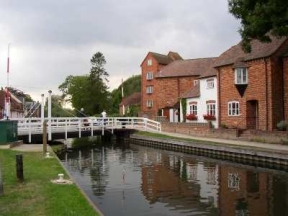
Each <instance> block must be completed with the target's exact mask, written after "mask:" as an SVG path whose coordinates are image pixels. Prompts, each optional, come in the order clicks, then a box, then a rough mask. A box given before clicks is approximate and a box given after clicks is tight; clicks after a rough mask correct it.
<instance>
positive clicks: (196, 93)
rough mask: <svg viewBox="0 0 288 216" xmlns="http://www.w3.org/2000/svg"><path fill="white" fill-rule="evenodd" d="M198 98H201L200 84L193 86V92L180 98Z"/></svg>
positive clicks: (190, 91)
mask: <svg viewBox="0 0 288 216" xmlns="http://www.w3.org/2000/svg"><path fill="white" fill-rule="evenodd" d="M196 97H200V85H199V84H197V85H195V86H193V88H192V89H191V90H189V91H188V92H185V93H184V94H182V95H181V96H180V98H196Z"/></svg>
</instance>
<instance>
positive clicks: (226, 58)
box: [214, 36, 287, 67]
mask: <svg viewBox="0 0 288 216" xmlns="http://www.w3.org/2000/svg"><path fill="white" fill-rule="evenodd" d="M271 39H272V41H271V42H270V43H263V42H260V41H258V40H253V41H251V48H252V49H251V52H250V53H244V51H243V50H242V47H241V42H240V43H238V44H237V45H235V46H232V47H231V48H230V49H228V50H226V51H225V52H224V53H222V54H221V55H220V56H219V57H218V58H217V59H216V61H215V63H214V67H220V66H224V65H230V64H234V63H235V62H237V61H239V59H242V60H243V61H249V60H253V59H259V58H264V57H268V56H271V55H272V54H273V53H275V52H276V51H277V49H278V48H279V47H280V46H281V45H282V44H283V43H284V42H285V41H286V40H287V37H281V38H276V37H273V36H271Z"/></svg>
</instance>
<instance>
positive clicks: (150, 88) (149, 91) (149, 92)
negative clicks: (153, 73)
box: [146, 86, 153, 94]
mask: <svg viewBox="0 0 288 216" xmlns="http://www.w3.org/2000/svg"><path fill="white" fill-rule="evenodd" d="M146 93H147V94H152V93H153V86H147V87H146Z"/></svg>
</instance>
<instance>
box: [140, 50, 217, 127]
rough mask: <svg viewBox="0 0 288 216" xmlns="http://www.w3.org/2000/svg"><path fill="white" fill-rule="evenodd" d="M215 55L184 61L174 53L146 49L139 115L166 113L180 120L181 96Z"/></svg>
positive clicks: (168, 116)
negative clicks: (164, 53)
mask: <svg viewBox="0 0 288 216" xmlns="http://www.w3.org/2000/svg"><path fill="white" fill-rule="evenodd" d="M214 60H215V58H200V59H189V60H183V59H182V58H181V56H180V55H179V54H177V53H175V52H169V53H168V55H167V56H166V55H161V54H157V53H152V52H149V53H148V54H147V56H146V57H145V59H144V61H143V62H142V64H141V69H142V78H141V84H142V87H141V100H142V101H141V112H140V116H145V117H149V118H152V119H153V118H155V117H156V116H165V118H166V119H167V120H169V121H170V122H178V121H179V120H180V115H179V114H180V104H179V99H180V96H181V95H182V94H183V93H185V92H187V91H189V90H190V89H191V88H192V87H193V86H194V84H195V82H194V81H195V80H197V79H198V77H199V76H201V75H202V74H204V73H206V72H207V68H208V67H211V64H212V63H213V61H214Z"/></svg>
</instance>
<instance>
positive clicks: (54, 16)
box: [0, 0, 240, 100]
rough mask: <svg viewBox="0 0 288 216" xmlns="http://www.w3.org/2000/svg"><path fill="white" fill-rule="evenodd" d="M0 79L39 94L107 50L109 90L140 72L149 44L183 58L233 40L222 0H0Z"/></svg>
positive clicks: (214, 51) (207, 53) (209, 53)
mask: <svg viewBox="0 0 288 216" xmlns="http://www.w3.org/2000/svg"><path fill="white" fill-rule="evenodd" d="M0 14H1V19H0V29H1V34H0V86H3V87H4V86H6V85H7V73H6V62H7V56H8V44H9V43H11V45H10V73H9V84H10V86H12V87H15V88H17V89H20V90H22V91H24V92H25V93H28V94H30V95H31V96H32V98H33V99H34V100H40V95H41V94H42V93H44V94H45V95H47V92H48V90H49V89H51V90H52V92H54V93H56V94H60V93H59V90H58V86H59V85H60V84H61V83H62V82H64V80H65V78H66V77H67V76H68V75H83V74H88V73H89V71H90V67H91V65H90V59H91V57H92V55H93V54H94V53H96V52H98V51H99V52H102V53H103V55H104V56H105V58H106V61H107V64H106V66H105V68H106V70H107V71H108V73H109V75H110V76H109V80H110V82H109V83H108V85H109V86H110V90H113V89H114V88H117V87H118V86H119V85H120V84H121V78H122V77H123V79H124V80H125V79H127V78H128V77H130V76H132V75H137V74H140V73H141V69H140V64H141V62H142V60H143V59H144V58H145V56H146V55H147V53H148V52H149V51H153V52H157V53H161V54H167V53H168V52H169V51H175V52H178V53H179V54H180V55H181V56H182V57H183V58H184V59H193V58H201V57H213V56H218V55H219V54H221V53H222V52H224V51H225V50H226V49H228V48H230V47H231V46H233V45H235V44H236V43H238V42H239V41H240V36H239V33H238V29H239V27H240V24H239V21H238V20H236V19H235V18H234V17H233V16H232V15H231V14H229V12H228V0H201V1H193V0H177V1H175V0H173V1H172V0H145V1H144V0H121V1H119V0H26V1H19V0H0Z"/></svg>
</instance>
